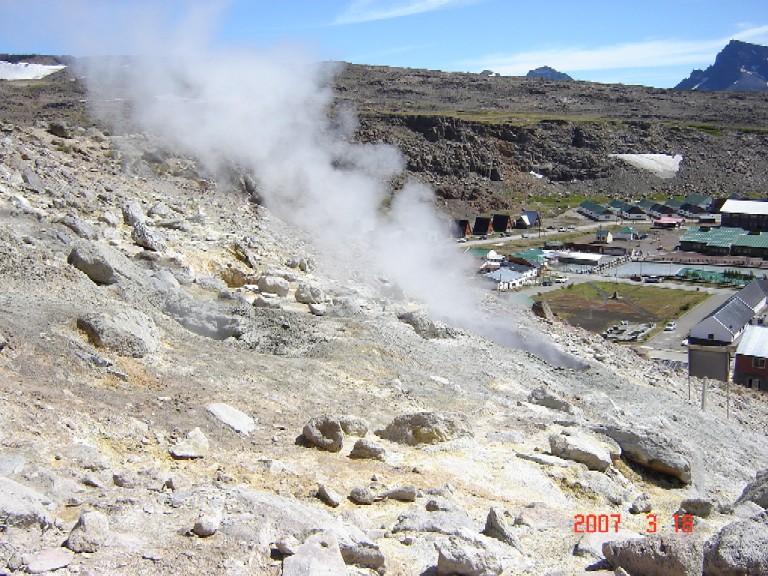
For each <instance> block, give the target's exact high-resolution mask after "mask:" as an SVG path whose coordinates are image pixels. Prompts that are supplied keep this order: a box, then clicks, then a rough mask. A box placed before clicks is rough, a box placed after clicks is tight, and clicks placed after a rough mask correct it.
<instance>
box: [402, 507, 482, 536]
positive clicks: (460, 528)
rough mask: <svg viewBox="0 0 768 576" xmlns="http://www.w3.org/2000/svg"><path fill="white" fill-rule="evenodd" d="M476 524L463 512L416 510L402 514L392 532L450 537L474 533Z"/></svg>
mask: <svg viewBox="0 0 768 576" xmlns="http://www.w3.org/2000/svg"><path fill="white" fill-rule="evenodd" d="M476 530H477V529H476V528H475V523H474V522H473V521H472V520H471V519H470V517H469V516H468V515H467V513H466V512H464V511H463V510H456V511H442V510H436V511H434V512H429V511H427V510H414V511H413V512H406V513H405V514H401V515H400V516H399V517H398V519H397V523H396V524H395V525H394V526H393V527H392V532H393V533H396V532H435V533H438V534H445V535H448V536H456V535H460V534H464V533H466V532H467V531H470V532H474V531H476Z"/></svg>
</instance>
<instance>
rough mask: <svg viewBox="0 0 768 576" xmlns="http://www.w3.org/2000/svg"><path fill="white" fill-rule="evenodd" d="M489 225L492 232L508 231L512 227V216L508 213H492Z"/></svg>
mask: <svg viewBox="0 0 768 576" xmlns="http://www.w3.org/2000/svg"><path fill="white" fill-rule="evenodd" d="M491 226H493V231H494V232H509V231H510V230H512V228H513V222H512V217H511V216H510V215H509V214H494V215H493V217H492V218H491Z"/></svg>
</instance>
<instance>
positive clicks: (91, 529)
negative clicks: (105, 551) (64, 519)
mask: <svg viewBox="0 0 768 576" xmlns="http://www.w3.org/2000/svg"><path fill="white" fill-rule="evenodd" d="M108 536H109V520H108V519H107V517H106V516H105V515H104V514H102V513H101V512H84V513H83V514H81V515H80V519H79V520H78V521H77V524H75V527H74V528H73V529H72V531H71V532H70V533H69V538H67V541H66V542H65V546H66V547H67V548H69V549H70V550H72V551H73V552H96V551H97V550H98V549H99V548H101V547H102V546H103V545H104V542H106V540H107V537H108Z"/></svg>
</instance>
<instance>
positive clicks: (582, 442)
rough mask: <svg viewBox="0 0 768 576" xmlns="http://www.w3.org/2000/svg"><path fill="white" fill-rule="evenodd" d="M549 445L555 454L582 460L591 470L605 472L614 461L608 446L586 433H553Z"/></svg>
mask: <svg viewBox="0 0 768 576" xmlns="http://www.w3.org/2000/svg"><path fill="white" fill-rule="evenodd" d="M549 446H550V451H551V452H552V454H553V455H555V456H559V457H560V458H565V459H566V460H573V461H574V462H581V463H582V464H584V465H586V467H587V468H589V469H590V470H598V471H600V472H603V471H604V470H606V469H607V468H608V467H609V466H610V465H611V464H612V462H613V461H612V459H611V453H610V452H609V449H608V447H607V446H606V445H605V444H604V443H601V442H600V441H599V440H598V439H596V438H592V437H589V436H587V435H586V434H582V433H570V432H568V431H565V432H564V433H563V434H552V435H551V436H550V437H549Z"/></svg>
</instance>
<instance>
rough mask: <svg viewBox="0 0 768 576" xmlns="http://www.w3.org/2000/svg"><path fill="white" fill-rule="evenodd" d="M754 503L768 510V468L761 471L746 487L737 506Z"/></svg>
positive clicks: (737, 501)
mask: <svg viewBox="0 0 768 576" xmlns="http://www.w3.org/2000/svg"><path fill="white" fill-rule="evenodd" d="M742 502H754V503H755V504H757V505H758V506H760V507H762V508H768V468H766V469H764V470H759V471H758V472H757V474H756V475H755V479H754V480H752V482H750V483H749V484H747V485H746V486H745V487H744V490H743V491H742V493H741V496H739V497H738V499H737V500H736V504H741V503H742Z"/></svg>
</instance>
